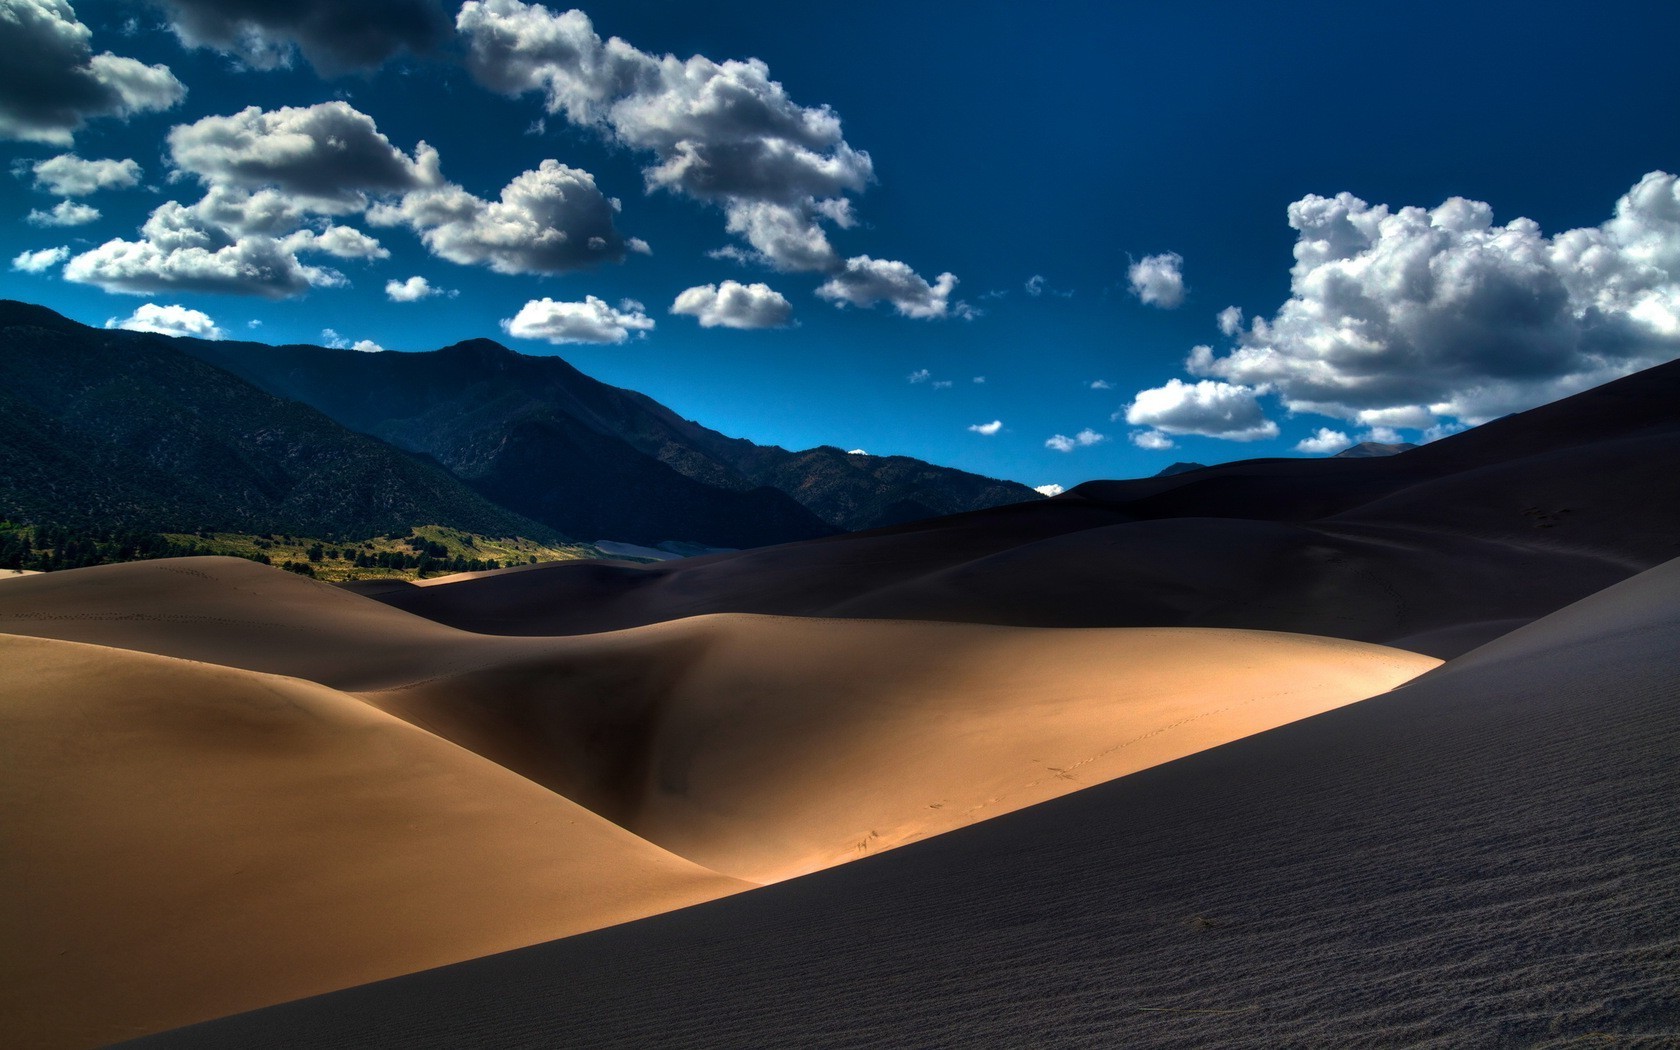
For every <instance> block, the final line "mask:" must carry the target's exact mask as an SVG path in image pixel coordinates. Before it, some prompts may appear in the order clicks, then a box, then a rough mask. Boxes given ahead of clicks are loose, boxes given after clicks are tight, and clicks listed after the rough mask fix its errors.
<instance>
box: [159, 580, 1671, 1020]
mask: <svg viewBox="0 0 1680 1050" xmlns="http://www.w3.org/2000/svg"><path fill="white" fill-rule="evenodd" d="M1677 653H1680V561H1675V562H1670V563H1668V564H1666V565H1664V566H1661V567H1659V568H1657V569H1654V570H1651V571H1649V572H1646V573H1644V574H1641V575H1639V576H1636V577H1634V578H1633V579H1631V580H1629V581H1627V582H1626V583H1623V584H1620V585H1618V586H1616V587H1613V588H1610V589H1608V590H1606V591H1605V592H1603V593H1601V594H1598V595H1595V596H1593V597H1590V598H1588V599H1586V600H1583V601H1581V602H1579V603H1577V604H1575V605H1572V606H1570V607H1568V608H1566V609H1563V610H1561V611H1559V612H1557V613H1554V614H1553V615H1551V616H1548V617H1546V618H1543V619H1541V620H1540V621H1538V622H1536V623H1533V624H1531V625H1529V626H1527V627H1525V628H1522V629H1520V630H1517V631H1515V632H1512V633H1510V634H1508V635H1507V636H1506V637H1504V638H1501V639H1500V640H1498V641H1496V642H1494V643H1491V644H1488V645H1486V646H1484V647H1481V648H1479V649H1477V650H1475V651H1473V652H1471V653H1469V654H1467V655H1466V656H1464V657H1461V658H1459V659H1456V660H1453V661H1449V662H1448V663H1447V664H1445V665H1443V666H1442V667H1440V668H1438V669H1437V670H1435V671H1433V672H1431V673H1429V674H1426V675H1424V676H1422V677H1421V678H1419V679H1417V680H1415V681H1414V682H1412V683H1410V684H1408V685H1406V686H1403V687H1401V688H1399V689H1397V690H1395V691H1393V692H1392V693H1389V694H1387V695H1385V696H1381V697H1378V698H1375V699H1372V700H1368V701H1366V702H1364V703H1360V704H1353V705H1349V706H1345V707H1342V708H1339V709H1337V710H1334V711H1330V712H1327V713H1325V714H1323V715H1320V716H1318V717H1314V718H1309V719H1306V720H1303V721H1300V722H1296V723H1293V724H1291V725H1288V726H1283V727H1281V728H1278V729H1276V730H1273V731H1271V732H1266V733H1261V734H1257V735H1255V736H1251V737H1248V738H1246V739H1243V740H1238V741H1234V742H1232V743H1229V744H1226V745H1224V746H1222V747H1217V748H1211V749H1208V750H1205V751H1202V752H1200V753H1198V754H1195V755H1192V756H1189V757H1186V758H1184V759H1182V760H1180V761H1177V762H1172V763H1168V764H1165V765H1162V766H1158V767H1155V768H1153V769H1150V770H1146V771H1143V772H1140V773H1137V774H1135V775H1132V776H1128V777H1125V778H1122V779H1119V780H1115V781H1112V782H1110V783H1108V784H1104V785H1099V786H1096V787H1093V788H1091V789H1089V790H1086V791H1081V792H1078V793H1075V794H1071V795H1068V796H1065V797H1063V798H1060V799H1056V800H1053V801H1050V802H1047V803H1045V804H1043V805H1040V806H1036V807H1032V808H1029V809H1025V810H1022V811H1019V812H1016V813H1013V814H1010V815H1007V816H1004V817H1001V818H999V819H996V820H991V821H986V822H983V823H979V824H976V825H973V826H971V827H968V828H966V829H963V830H959V831H955V832H952V833H950V834H947V835H942V836H939V837H937V838H934V839H930V840H929V841H926V842H922V843H917V844H914V845H910V846H907V847H905V848H903V849H899V850H895V851H892V852H890V853H886V854H884V855H881V856H878V857H872V858H869V859H866V860H863V861H860V862H859V863H856V864H848V865H844V866H841V867H837V868H832V869H829V870H826V871H822V872H818V873H816V874H813V875H810V876H807V877H805V878H800V879H794V880H791V881H788V882H784V883H781V884H778V885H775V886H770V887H767V888H765V889H761V890H756V891H754V892H751V893H746V894H741V895H738V896H734V897H729V898H726V899H723V900H719V901H714V902H712V903H709V904H705V905H701V906H698V907H695V908H690V909H686V910H684V911H680V912H674V913H671V914H667V915H661V916H655V917H652V918H649V919H646V920H643V921H641V922H637V923H632V924H628V925H625V926H620V927H617V928H614V929H611V930H603V931H599V932H596V933H590V934H584V935H582V936H578V937H573V938H568V939H566V940H563V941H558V942H555V943H552V944H547V945H542V946H538V947H534V948H530V949H524V950H521V951H516V952H512V953H508V954H504V955H501V956H497V957H493V958H488V959H483V960H479V961H476V962H471V963H466V964H462V965H459V966H454V967H449V968H445V969H441V970H437V971H432V972H429V973H425V974H418V975H414V976H412V977H407V978H403V979H400V980H396V981H391V982H386V983H383V984H379V985H372V986H368V987H364V988H359V989H352V990H348V991H345V992H341V993H336V994H333V995H328V996H324V997H320V998H317V999H314V1000H310V1001H306V1002H300V1003H294V1004H289V1005H286V1006H282V1007H277V1008H274V1009H271V1010H265V1011H261V1012H258V1013H254V1014H249V1015H244V1016H241V1017H237V1018H232V1019H229V1020H227V1021H224V1022H220V1023H216V1024H210V1025H204V1026H201V1027H198V1028H194V1029H187V1030H183V1031H178V1032H174V1033H170V1034H168V1035H166V1036H162V1037H159V1038H157V1039H153V1040H147V1041H144V1042H142V1043H140V1044H137V1046H142V1047H148V1048H194V1047H221V1046H228V1045H238V1046H245V1047H252V1048H268V1047H288V1048H314V1047H341V1046H367V1045H400V1046H412V1047H433V1046H435V1047H469V1048H470V1047H546V1046H554V1045H568V1046H591V1047H615V1046H617V1047H639V1046H652V1045H673V1046H674V1045H681V1046H695V1047H744V1046H766V1045H822V1046H834V1047H861V1046H895V1047H898V1046H903V1047H923V1046H926V1047H934V1046H953V1045H1034V1046H1114V1045H1125V1046H1161V1047H1189V1046H1196V1047H1249V1046H1343V1045H1366V1046H1402V1045H1403V1046H1419V1047H1440V1048H1452V1047H1461V1046H1495V1045H1497V1046H1555V1047H1564V1046H1571V1047H1574V1046H1600V1045H1606V1046H1608V1045H1614V1046H1651V1047H1655V1046H1672V1045H1675V1043H1676V1041H1677V1040H1680V922H1676V917H1677V916H1680V905H1677V902H1680V837H1677V836H1676V834H1675V831H1674V820H1673V814H1674V812H1675V810H1676V808H1677V806H1680V766H1677V765H1676V763H1675V761H1674V756H1675V755H1676V753H1680V658H1677V656H1676V654H1677Z"/></svg>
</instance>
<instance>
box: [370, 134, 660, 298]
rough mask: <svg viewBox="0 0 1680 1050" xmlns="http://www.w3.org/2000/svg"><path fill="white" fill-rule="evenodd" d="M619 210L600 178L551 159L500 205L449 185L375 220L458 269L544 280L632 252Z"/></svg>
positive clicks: (510, 187)
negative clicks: (401, 228)
mask: <svg viewBox="0 0 1680 1050" xmlns="http://www.w3.org/2000/svg"><path fill="white" fill-rule="evenodd" d="M613 211H614V209H613V205H612V202H611V201H610V200H608V199H607V197H606V196H605V195H604V194H602V193H601V191H600V189H599V187H597V186H596V185H595V176H593V175H591V174H590V173H589V172H587V171H584V170H582V169H580V168H573V167H569V166H567V165H565V164H561V163H560V162H559V161H557V160H545V161H543V162H542V163H541V164H540V165H538V166H537V168H536V169H535V170H532V171H527V172H524V173H523V174H521V175H519V176H518V177H516V178H515V179H514V180H513V181H512V182H510V183H508V184H507V185H506V186H505V187H503V188H502V192H501V199H499V200H495V201H487V200H484V199H482V198H480V197H475V196H473V195H472V194H471V193H468V192H467V191H466V190H464V189H462V188H461V187H459V186H456V185H454V184H452V183H446V184H443V185H440V186H435V187H427V188H424V189H419V190H415V191H412V192H410V193H406V194H404V195H403V197H402V199H401V200H400V201H399V202H397V203H395V204H376V205H374V206H373V207H371V208H370V209H368V213H367V218H368V221H369V222H371V223H373V224H374V225H377V226H395V225H399V224H400V225H405V226H408V227H409V228H410V229H412V230H414V232H415V233H417V234H419V236H420V239H421V241H422V242H424V243H425V245H426V247H427V248H429V249H431V251H432V253H433V254H434V255H437V256H439V257H441V258H444V259H448V260H449V261H450V262H455V263H460V264H462V265H464V266H473V265H478V266H488V267H490V269H492V270H495V271H496V272H497V273H507V274H519V273H534V274H542V273H565V272H567V271H569V270H577V269H580V268H582V267H585V266H590V265H593V264H595V263H600V262H618V261H620V260H621V259H623V258H624V253H625V251H626V249H627V247H629V246H627V244H626V242H625V240H624V238H623V237H622V236H621V235H620V234H619V232H618V230H617V228H616V227H615V226H614V225H613ZM643 247H644V248H645V245H643Z"/></svg>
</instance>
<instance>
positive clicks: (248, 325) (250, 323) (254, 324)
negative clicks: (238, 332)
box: [245, 318, 262, 328]
mask: <svg viewBox="0 0 1680 1050" xmlns="http://www.w3.org/2000/svg"><path fill="white" fill-rule="evenodd" d="M245 327H246V328H261V327H262V322H261V321H259V320H257V319H256V318H252V319H251V320H249V321H246V322H245Z"/></svg>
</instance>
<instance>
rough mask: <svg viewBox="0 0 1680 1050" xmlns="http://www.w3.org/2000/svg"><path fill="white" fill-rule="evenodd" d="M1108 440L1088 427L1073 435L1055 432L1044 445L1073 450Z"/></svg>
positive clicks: (1056, 448)
mask: <svg viewBox="0 0 1680 1050" xmlns="http://www.w3.org/2000/svg"><path fill="white" fill-rule="evenodd" d="M1107 440H1108V438H1107V437H1105V436H1104V435H1102V434H1099V433H1097V432H1096V431H1095V430H1092V429H1090V428H1089V427H1087V428H1086V429H1084V430H1081V431H1080V432H1079V433H1077V434H1075V435H1074V436H1073V437H1068V436H1067V435H1066V434H1053V435H1051V436H1050V437H1049V438H1047V439H1046V440H1045V442H1044V447H1045V448H1050V449H1055V450H1056V451H1057V452H1072V451H1073V450H1074V449H1076V448H1089V447H1090V446H1092V445H1100V444H1102V443H1103V442H1104V441H1107Z"/></svg>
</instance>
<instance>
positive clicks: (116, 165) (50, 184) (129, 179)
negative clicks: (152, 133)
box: [30, 153, 140, 197]
mask: <svg viewBox="0 0 1680 1050" xmlns="http://www.w3.org/2000/svg"><path fill="white" fill-rule="evenodd" d="M30 171H32V172H34V174H35V188H36V189H38V190H45V191H46V192H48V193H53V194H57V195H58V196H60V197H86V196H87V195H88V194H90V193H97V192H98V191H100V190H122V189H127V188H129V187H130V186H135V185H138V184H139V182H140V165H138V164H136V163H135V162H134V161H132V160H83V159H82V158H81V157H78V156H76V155H75V154H74V153H61V154H59V155H58V156H56V157H48V158H47V159H46V160H38V161H36V162H35V163H34V164H32V165H30Z"/></svg>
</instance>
